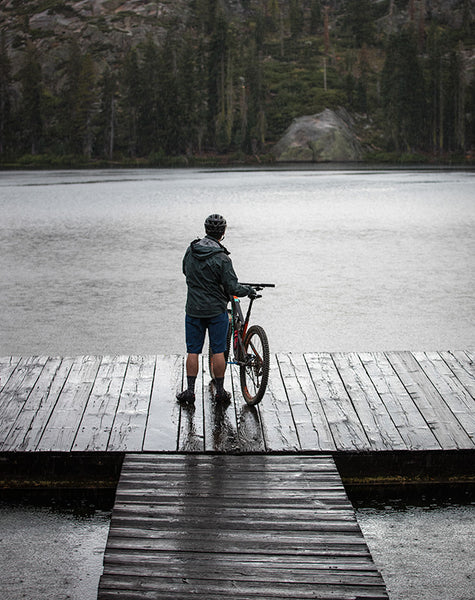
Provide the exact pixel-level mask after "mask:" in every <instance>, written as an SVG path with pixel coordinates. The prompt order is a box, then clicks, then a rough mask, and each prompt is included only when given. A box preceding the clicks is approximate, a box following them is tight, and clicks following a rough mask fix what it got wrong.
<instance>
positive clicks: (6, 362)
mask: <svg viewBox="0 0 475 600" xmlns="http://www.w3.org/2000/svg"><path fill="white" fill-rule="evenodd" d="M20 360H21V358H20V357H19V356H2V357H0V392H1V391H2V389H3V388H4V387H5V385H6V384H7V382H8V380H9V379H10V377H11V375H12V373H13V372H14V371H15V369H16V368H17V366H18V364H19V363H20Z"/></svg>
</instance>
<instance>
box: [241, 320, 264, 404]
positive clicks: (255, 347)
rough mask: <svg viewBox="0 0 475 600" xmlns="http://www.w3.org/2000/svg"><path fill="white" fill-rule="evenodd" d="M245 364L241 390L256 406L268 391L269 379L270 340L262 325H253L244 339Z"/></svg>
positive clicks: (242, 370) (242, 369)
mask: <svg viewBox="0 0 475 600" xmlns="http://www.w3.org/2000/svg"><path fill="white" fill-rule="evenodd" d="M244 351H245V364H244V365H242V366H241V367H240V379H241V390H242V393H243V396H244V399H245V401H246V402H247V403H248V404H250V405H251V406H254V405H256V404H258V403H259V402H260V401H261V400H262V398H263V396H264V394H265V391H266V387H267V382H268V380H269V362H270V355H269V342H268V341H267V335H266V332H265V331H264V329H263V328H262V327H261V326H260V325H252V327H249V330H248V332H247V334H246V337H245V339H244Z"/></svg>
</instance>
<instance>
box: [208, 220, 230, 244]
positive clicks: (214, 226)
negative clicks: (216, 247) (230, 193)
mask: <svg viewBox="0 0 475 600" xmlns="http://www.w3.org/2000/svg"><path fill="white" fill-rule="evenodd" d="M205 231H206V233H207V234H208V235H210V236H211V237H214V238H216V239H217V240H219V239H221V238H222V237H223V235H224V232H225V231H226V219H225V218H224V217H222V216H221V215H210V216H209V217H207V219H206V221H205Z"/></svg>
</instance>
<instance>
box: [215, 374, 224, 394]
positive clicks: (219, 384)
mask: <svg viewBox="0 0 475 600" xmlns="http://www.w3.org/2000/svg"><path fill="white" fill-rule="evenodd" d="M214 381H215V383H216V391H217V392H221V391H222V390H223V388H224V377H215V378H214Z"/></svg>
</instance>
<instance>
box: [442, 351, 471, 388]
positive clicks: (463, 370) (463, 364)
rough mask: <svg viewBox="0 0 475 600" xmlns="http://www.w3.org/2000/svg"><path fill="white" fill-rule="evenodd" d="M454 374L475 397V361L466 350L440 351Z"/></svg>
mask: <svg viewBox="0 0 475 600" xmlns="http://www.w3.org/2000/svg"><path fill="white" fill-rule="evenodd" d="M440 355H441V356H442V358H443V359H444V360H445V362H446V363H447V365H448V366H449V367H450V369H451V370H452V372H453V373H454V375H455V376H456V377H457V379H458V380H459V381H460V383H461V384H462V385H463V386H464V388H465V389H466V390H467V391H468V393H469V394H470V395H471V396H472V398H475V363H474V361H473V360H472V359H470V358H469V356H468V355H467V354H466V353H465V352H440Z"/></svg>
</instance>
